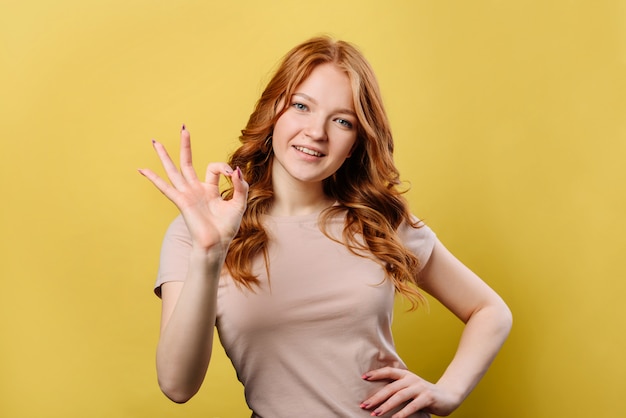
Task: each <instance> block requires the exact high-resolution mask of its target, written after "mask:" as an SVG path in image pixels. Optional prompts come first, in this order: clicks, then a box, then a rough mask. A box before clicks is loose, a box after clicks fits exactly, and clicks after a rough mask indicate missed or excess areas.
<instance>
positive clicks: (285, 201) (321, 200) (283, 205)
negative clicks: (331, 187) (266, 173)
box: [269, 178, 334, 216]
mask: <svg viewBox="0 0 626 418" xmlns="http://www.w3.org/2000/svg"><path fill="white" fill-rule="evenodd" d="M272 188H273V190H274V199H273V201H272V207H271V208H270V211H269V214H270V215H274V216H298V215H309V214H312V213H316V212H321V211H322V210H324V209H326V208H327V207H329V206H332V205H333V203H334V200H333V199H331V198H330V197H328V196H326V194H325V193H324V190H323V187H322V183H321V182H311V183H307V182H299V181H297V180H294V179H289V180H286V179H277V178H274V179H273V180H272Z"/></svg>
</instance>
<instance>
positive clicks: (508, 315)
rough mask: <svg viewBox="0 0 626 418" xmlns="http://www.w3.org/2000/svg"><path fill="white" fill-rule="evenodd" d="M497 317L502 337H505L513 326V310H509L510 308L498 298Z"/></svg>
mask: <svg viewBox="0 0 626 418" xmlns="http://www.w3.org/2000/svg"><path fill="white" fill-rule="evenodd" d="M498 318H499V319H500V321H499V323H500V330H501V332H502V334H503V336H504V338H506V337H508V335H509V333H510V332H511V328H512V327H513V312H511V309H510V308H509V307H508V305H507V304H506V303H505V302H504V301H503V300H500V307H499V309H498Z"/></svg>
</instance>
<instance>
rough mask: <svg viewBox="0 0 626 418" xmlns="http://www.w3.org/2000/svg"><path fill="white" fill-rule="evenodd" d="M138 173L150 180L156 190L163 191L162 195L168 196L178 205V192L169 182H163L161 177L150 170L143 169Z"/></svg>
mask: <svg viewBox="0 0 626 418" xmlns="http://www.w3.org/2000/svg"><path fill="white" fill-rule="evenodd" d="M138 171H139V173H140V174H141V175H143V176H144V177H145V178H147V179H148V180H150V181H151V182H152V184H154V185H155V186H156V188H157V189H159V190H160V191H161V193H163V194H164V195H165V196H167V198H168V199H170V200H171V201H172V202H174V203H176V202H175V198H176V195H177V193H178V191H177V190H176V189H175V188H173V187H172V186H170V184H169V183H168V182H167V181H165V180H163V179H162V178H161V177H159V176H158V175H157V174H156V173H155V172H154V171H152V170H150V169H149V168H141V169H139V170H138Z"/></svg>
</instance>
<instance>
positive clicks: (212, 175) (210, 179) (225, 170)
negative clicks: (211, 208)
mask: <svg viewBox="0 0 626 418" xmlns="http://www.w3.org/2000/svg"><path fill="white" fill-rule="evenodd" d="M232 174H233V169H232V168H230V166H229V165H228V164H226V163H209V165H207V167H206V177H205V182H206V183H207V184H209V185H211V186H219V182H220V175H223V176H227V177H230V176H232Z"/></svg>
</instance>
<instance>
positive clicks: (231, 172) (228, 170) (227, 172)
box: [225, 168, 233, 175]
mask: <svg viewBox="0 0 626 418" xmlns="http://www.w3.org/2000/svg"><path fill="white" fill-rule="evenodd" d="M225 171H226V174H228V175H230V174H233V170H231V169H230V168H227V169H226V170H225Z"/></svg>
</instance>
